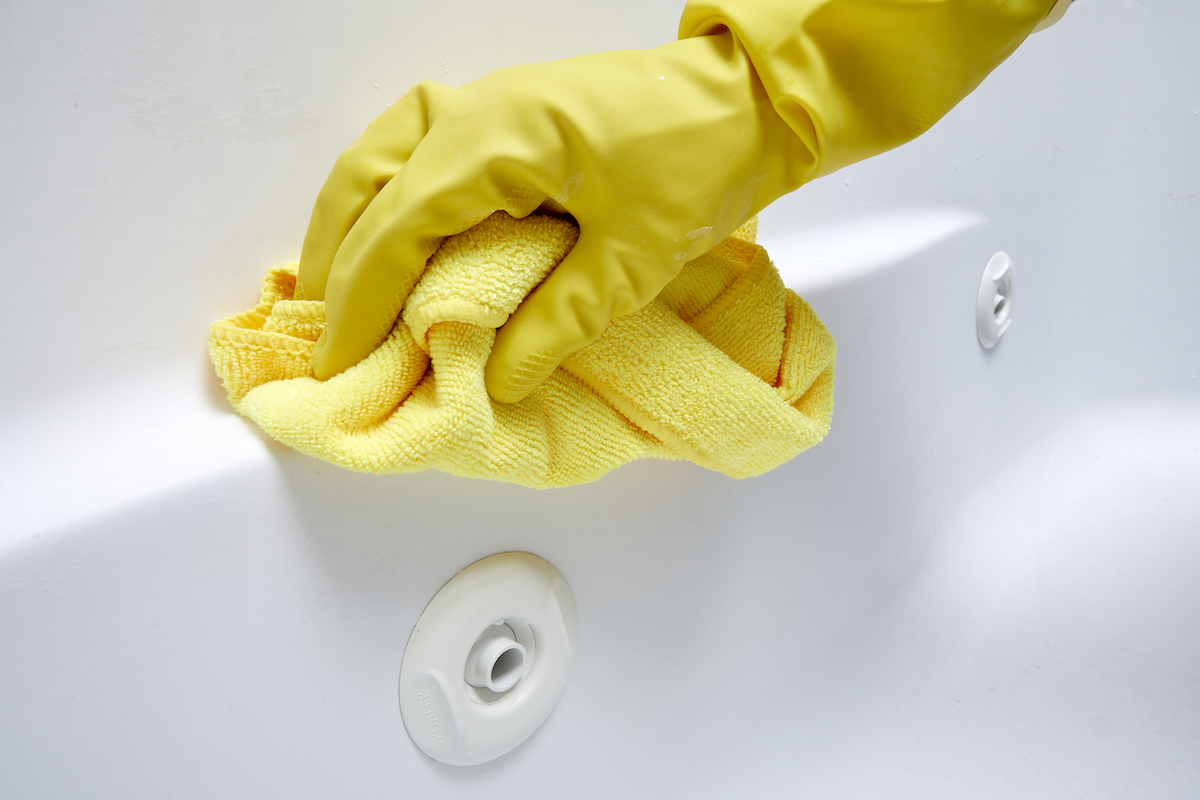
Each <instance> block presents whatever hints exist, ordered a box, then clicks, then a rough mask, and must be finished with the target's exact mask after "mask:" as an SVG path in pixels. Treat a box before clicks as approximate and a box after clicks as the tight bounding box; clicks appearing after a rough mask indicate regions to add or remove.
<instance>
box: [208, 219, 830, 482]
mask: <svg viewBox="0 0 1200 800" xmlns="http://www.w3.org/2000/svg"><path fill="white" fill-rule="evenodd" d="M753 227H754V226H753V223H751V224H749V225H748V226H744V227H743V228H742V229H739V231H737V232H736V233H735V235H734V236H732V237H730V238H728V239H726V240H725V241H724V242H722V243H721V244H719V245H718V246H717V247H716V248H714V249H713V250H712V251H710V252H709V253H708V254H706V255H704V256H701V257H700V258H697V259H695V260H693V261H690V262H688V263H687V264H685V265H684V267H683V271H682V272H681V273H680V274H679V276H678V277H677V278H675V280H674V281H673V282H672V283H671V284H669V285H668V286H667V288H666V289H665V290H664V291H663V292H662V294H661V295H659V297H658V299H657V300H655V301H653V302H652V303H650V305H648V306H646V307H645V308H643V309H642V310H640V311H638V312H636V313H633V314H629V315H627V316H624V317H619V318H617V319H615V320H613V322H612V325H611V326H610V327H609V328H608V330H606V331H605V333H604V334H603V335H602V336H601V337H600V338H599V339H598V340H596V341H595V342H593V343H592V344H591V345H589V346H587V347H585V348H584V349H582V350H580V351H579V352H577V353H575V354H574V355H572V356H570V357H568V358H567V359H565V360H564V361H563V362H562V364H561V365H560V366H559V368H558V369H557V370H555V371H554V372H553V373H552V374H551V376H550V377H549V378H548V379H547V380H546V381H545V382H544V383H543V384H542V385H541V386H540V387H538V388H537V389H536V390H534V391H533V393H532V394H530V395H529V396H528V397H527V398H526V399H524V400H522V401H521V402H519V403H514V404H511V405H505V404H501V403H496V402H495V401H493V400H492V399H491V398H490V397H489V396H488V394H487V391H486V389H485V388H484V380H483V369H484V364H485V363H486V362H487V358H488V355H489V353H490V352H491V347H492V342H493V340H494V339H495V336H496V328H498V327H499V326H500V325H502V324H503V323H504V322H505V320H506V319H507V318H508V316H509V314H511V313H512V312H513V311H514V310H515V309H516V308H517V306H518V305H519V304H520V302H521V300H522V299H523V298H524V297H525V296H526V295H527V294H529V292H530V291H531V290H532V289H533V288H534V287H536V286H537V285H538V283H539V282H540V281H541V280H542V279H543V278H545V277H546V275H547V274H548V273H549V272H550V271H551V270H552V269H553V268H554V267H555V266H556V265H557V264H558V263H559V262H560V261H561V260H562V259H563V257H564V256H565V255H566V254H567V253H568V252H569V251H570V250H571V248H572V246H573V245H574V244H575V241H576V238H577V236H578V231H577V230H576V228H575V226H574V225H573V224H571V223H570V222H569V221H565V220H562V219H558V218H555V217H549V216H539V215H535V216H531V217H526V218H524V219H514V218H513V217H510V216H509V215H508V214H506V213H504V212H497V213H495V214H493V215H492V216H491V217H489V218H487V219H486V220H484V221H483V222H481V223H480V224H479V225H476V226H475V227H474V228H471V229H470V230H468V231H466V232H464V233H461V234H458V235H457V236H452V237H450V238H448V239H446V240H445V241H444V242H443V243H442V245H441V247H440V248H439V249H438V251H437V252H436V253H435V254H434V255H433V257H432V258H431V259H430V260H429V264H428V267H427V269H426V272H425V273H424V275H423V276H422V278H421V281H420V282H419V283H418V284H417V286H416V288H415V289H414V290H413V293H412V295H411V296H410V297H409V298H408V302H407V303H406V305H405V307H404V312H403V314H402V315H401V318H400V319H399V320H397V322H396V325H395V327H394V328H393V329H392V331H391V333H390V335H389V336H388V338H387V339H386V340H385V341H384V343H383V344H381V345H380V346H379V347H378V348H377V349H376V350H375V351H374V352H373V353H371V355H369V356H368V357H367V358H366V359H364V360H363V361H362V362H360V363H359V364H358V365H356V366H354V367H351V368H350V369H348V370H346V371H345V372H343V373H341V374H340V375H337V376H335V377H333V378H330V379H329V380H327V381H323V382H322V381H318V380H317V379H316V378H314V377H313V376H312V351H313V344H314V342H315V341H316V340H317V337H318V336H320V334H321V331H322V330H323V328H324V307H323V303H322V302H320V301H316V300H293V299H292V297H293V294H294V291H295V286H296V265H295V264H289V265H286V266H282V267H277V268H275V269H273V270H271V271H270V272H269V273H268V274H267V277H266V279H265V280H264V282H263V291H262V299H261V300H260V301H259V303H258V305H257V306H256V307H255V308H254V309H252V310H250V311H245V312H243V313H241V314H236V315H234V316H232V317H229V318H228V319H224V320H221V321H219V322H216V323H214V324H213V325H212V328H211V329H210V332H209V350H210V353H211V356H212V361H213V365H214V366H215V367H216V370H217V374H218V375H220V377H221V379H222V380H223V381H224V383H225V387H226V389H227V390H228V392H229V401H230V403H232V404H233V407H234V408H235V409H237V411H238V412H239V413H241V414H243V415H244V416H246V417H247V418H249V419H251V420H253V421H254V422H255V423H257V424H258V425H259V426H260V427H261V428H262V429H263V430H264V431H266V432H267V433H268V434H269V435H270V436H271V437H273V438H274V439H276V440H278V441H280V442H282V443H284V444H286V445H290V446H291V447H294V448H296V449H297V450H299V451H300V452H302V453H307V454H309V455H312V456H316V457H317V458H322V459H324V460H326V461H330V462H332V463H334V464H338V465H340V466H343V467H346V468H349V469H353V470H358V471H361V472H377V473H387V472H416V471H419V470H425V469H440V470H443V471H445V472H449V473H453V474H455V475H464V476H470V477H476V478H490V479H493V480H502V481H509V482H512V483H519V484H522V485H524V486H532V487H538V488H544V487H553V486H571V485H574V484H579V483H586V482H588V481H592V480H595V479H597V478H599V477H600V476H602V475H604V474H605V473H606V472H608V471H609V470H611V469H613V468H615V467H618V466H620V465H621V464H624V463H626V462H628V461H632V460H634V459H636V458H646V457H655V458H668V459H679V458H686V459H689V460H691V461H694V462H695V463H697V464H699V465H701V466H703V467H706V468H708V469H712V470H716V471H718V472H722V473H724V474H726V475H730V476H732V477H735V478H744V477H749V476H752V475H759V474H761V473H763V472H766V471H767V470H770V469H772V468H774V467H777V466H779V465H780V464H783V463H784V462H786V461H788V460H789V459H791V458H792V457H793V456H795V455H796V454H797V453H799V452H800V451H802V450H805V449H807V448H808V447H811V446H812V445H814V444H816V443H817V442H818V441H820V440H821V439H822V438H823V437H824V436H825V434H826V433H827V432H828V430H829V420H830V414H831V412H832V407H833V362H834V343H833V338H832V337H831V336H830V335H829V332H828V331H827V330H826V329H825V327H824V326H823V325H822V324H821V321H820V320H819V319H817V316H816V314H814V313H813V311H812V309H811V308H809V306H808V304H807V303H805V302H804V301H803V300H802V299H800V298H799V297H798V296H797V295H796V294H795V293H793V292H791V291H789V290H788V289H786V288H785V287H784V285H783V282H782V281H781V280H780V278H779V273H778V272H777V271H776V270H775V268H774V266H773V265H772V264H771V262H770V261H769V260H768V258H767V254H766V251H764V250H763V249H762V248H761V247H759V246H758V245H756V244H753V242H752V239H753V237H754V234H753Z"/></svg>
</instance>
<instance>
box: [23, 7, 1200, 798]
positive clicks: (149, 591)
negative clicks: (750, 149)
mask: <svg viewBox="0 0 1200 800" xmlns="http://www.w3.org/2000/svg"><path fill="white" fill-rule="evenodd" d="M597 8H598V7H595V8H593V7H584V6H582V5H581V6H580V7H579V8H577V9H562V8H559V7H558V6H557V5H556V6H554V7H551V6H550V5H548V4H539V3H536V2H529V3H524V4H518V5H516V6H513V7H511V8H506V9H501V10H497V9H495V8H492V7H491V6H488V5H487V4H482V3H480V4H473V3H467V2H465V1H464V2H459V3H445V4H430V5H427V6H419V7H418V6H415V5H411V4H391V5H386V4H383V3H367V4H364V5H362V6H356V7H355V8H354V9H351V10H349V11H344V10H343V9H342V8H341V7H337V8H335V7H333V6H328V5H324V4H321V3H315V2H314V3H308V4H305V5H303V6H302V7H300V8H298V9H294V8H293V7H291V6H289V7H288V8H287V9H283V8H282V7H280V6H274V5H271V4H262V5H256V6H254V7H245V8H243V7H241V6H236V4H231V3H226V4H223V5H220V4H219V5H217V6H213V7H212V8H210V9H207V10H205V11H204V12H203V13H201V12H200V11H198V10H196V9H182V8H178V9H177V8H174V7H168V6H166V5H154V4H145V5H139V6H136V7H133V6H131V7H128V8H124V9H108V8H101V7H100V6H99V5H89V4H86V3H83V4H77V5H76V6H74V7H72V8H71V9H65V8H61V9H60V8H58V7H51V6H42V5H35V4H20V3H17V4H10V5H9V6H6V7H5V8H4V9H2V10H0V14H2V15H4V25H3V26H0V29H4V30H8V31H12V32H13V33H12V34H11V37H12V39H13V44H14V46H13V47H10V48H0V59H4V60H5V61H4V62H3V63H5V64H6V67H7V66H11V69H6V74H20V75H22V76H24V77H26V78H27V80H24V81H14V82H10V83H8V84H6V85H5V86H4V87H0V92H4V93H5V94H4V96H5V98H6V100H8V101H10V102H9V105H10V106H12V107H17V108H21V109H24V110H26V111H27V112H28V113H24V114H18V115H12V116H10V117H9V118H8V119H7V120H6V121H5V123H4V125H5V126H6V127H3V128H0V135H2V136H3V137H4V139H3V142H4V144H5V147H3V148H0V158H3V159H4V165H5V168H6V169H7V170H8V174H10V175H12V176H14V180H13V181H12V182H10V186H22V187H28V188H27V190H22V191H14V190H6V191H4V192H3V193H0V202H3V203H4V204H5V205H4V210H5V213H4V214H2V215H0V225H2V226H4V227H3V232H4V235H3V236H0V248H3V257H4V258H5V261H6V263H7V264H12V265H18V266H21V267H22V268H20V269H15V268H14V269H11V270H7V271H6V273H7V274H9V276H10V280H11V281H12V286H11V287H10V289H11V290H13V291H15V292H16V296H17V297H19V298H21V300H22V302H19V303H16V304H14V305H13V307H12V309H11V310H10V312H9V313H8V314H7V315H6V316H5V317H4V318H3V319H0V326H4V327H3V330H4V331H5V333H6V336H7V339H6V340H7V341H12V342H19V343H20V346H19V347H9V348H6V349H3V350H0V359H3V367H4V369H5V375H6V379H5V381H4V383H3V389H4V393H3V395H2V396H0V404H2V405H0V409H3V411H2V412H0V440H2V441H4V443H5V447H4V458H3V459H0V507H3V509H4V520H5V522H4V524H3V525H2V526H0V641H2V642H3V644H0V676H3V681H0V794H3V795H4V796H13V797H64V796H95V795H99V796H129V797H196V798H201V797H202V798H211V797H262V796H276V795H286V796H290V797H328V796H334V795H336V796H349V797H375V796H397V795H400V796H408V795H419V796H426V795H433V794H437V795H439V796H446V797H476V796H479V795H480V793H483V792H486V793H487V794H488V795H489V796H494V797H497V798H503V797H527V796H529V795H530V794H537V795H551V794H555V795H558V796H566V797H598V798H601V797H614V796H637V797H664V796H665V797H673V796H686V797H717V796H730V795H734V796H742V795H751V794H753V795H755V796H762V797H785V796H786V797H793V796H798V795H800V796H807V795H812V796H817V797H852V798H858V797H864V796H885V797H914V798H917V797H920V798H930V797H946V798H951V797H953V798H960V797H996V798H1001V797H1021V798H1024V797H1064V798H1066V797H1080V796H1082V797H1129V796H1146V797H1155V798H1192V797H1195V796H1197V795H1200V757H1198V756H1197V752H1198V749H1197V747H1196V743H1197V741H1198V739H1200V645H1198V644H1197V643H1198V642H1200V597H1198V594H1200V589H1198V588H1197V587H1200V582H1197V581H1196V580H1195V575H1196V573H1197V571H1198V568H1200V491H1198V490H1197V487H1200V379H1198V377H1197V375H1198V373H1200V315H1197V314H1196V313H1195V298H1196V297H1197V296H1200V270H1197V269H1196V268H1195V267H1196V266H1197V262H1198V261H1200V199H1198V198H1200V149H1198V148H1196V146H1195V144H1196V142H1197V141H1200V113H1198V112H1200V84H1198V83H1197V82H1196V81H1195V80H1194V79H1193V78H1194V76H1195V75H1197V74H1200V55H1198V54H1197V52H1196V50H1195V48H1194V46H1193V44H1192V43H1193V42H1194V41H1196V40H1197V37H1198V36H1200V10H1198V9H1197V7H1195V6H1194V5H1191V4H1187V3H1183V2H1154V3H1150V2H1146V3H1143V2H1134V1H1133V0H1122V1H1121V2H1113V3H1108V4H1101V3H1095V2H1084V3H1076V4H1075V8H1073V9H1072V10H1071V12H1070V13H1069V14H1068V15H1067V17H1066V18H1065V19H1064V20H1063V22H1062V23H1060V24H1059V25H1058V26H1056V27H1055V28H1053V29H1052V30H1050V31H1048V32H1046V33H1044V34H1039V35H1038V37H1036V38H1034V39H1032V40H1031V41H1030V42H1028V43H1027V44H1026V45H1025V46H1024V47H1022V49H1021V50H1020V51H1018V53H1017V54H1016V55H1015V56H1014V57H1013V58H1012V59H1010V61H1009V62H1008V63H1006V64H1005V65H1004V66H1003V67H1002V68H1001V69H1000V70H999V71H998V72H997V73H996V74H995V75H993V76H992V77H991V78H989V79H988V81H987V82H985V84H984V85H983V86H982V87H981V88H980V90H979V91H978V92H976V93H975V94H974V95H972V96H971V97H970V98H968V100H967V101H965V102H964V103H963V104H962V105H961V106H960V107H959V108H958V109H956V110H955V111H954V112H953V113H952V114H951V115H950V116H949V117H947V118H946V119H945V120H944V121H943V122H942V123H940V124H939V125H938V126H936V127H935V128H934V129H933V130H932V131H930V133H929V134H928V135H926V136H925V137H922V139H920V140H918V141H917V142H914V143H913V144H912V145H910V146H908V147H905V148H902V149H901V150H898V151H896V152H894V153H890V154H887V155H885V156H883V157H881V158H878V159H874V160H872V161H869V162H866V163H864V164H861V165H858V166H856V167H853V168H851V169H848V170H844V171H843V172H840V173H838V174H836V175H833V176H830V177H829V178H827V179H823V180H822V181H819V182H817V183H814V184H813V185H811V186H809V187H806V188H805V189H803V190H801V191H800V192H798V193H796V194H795V195H793V196H791V197H789V198H787V199H786V200H785V201H782V202H781V203H779V204H778V205H777V206H775V207H773V208H772V209H771V210H770V211H769V213H767V214H765V215H764V216H763V219H762V238H763V240H764V242H765V243H766V244H767V247H768V249H769V251H770V253H771V255H772V256H773V257H774V259H775V260H776V262H777V264H778V265H779V267H780V269H781V272H782V273H783V274H784V276H785V279H786V280H787V281H788V282H789V285H792V286H794V287H796V288H797V289H799V290H801V291H802V293H803V294H804V296H805V297H806V298H807V299H808V300H809V301H810V302H811V303H812V304H813V306H814V308H815V309H816V310H817V312H818V313H819V314H820V315H821V316H822V318H823V319H824V320H825V322H826V323H827V325H828V326H829V327H830V329H831V330H832V332H833V333H834V335H835V337H836V338H837V340H838V345H839V361H838V367H837V369H838V372H837V376H838V377H837V390H836V404H835V415H834V428H833V431H832V432H831V434H830V436H829V437H828V439H827V440H826V441H825V442H823V443H822V444H821V445H819V446H818V447H816V448H814V449H813V450H811V451H809V452H807V453H805V454H803V455H802V456H800V457H799V458H797V459H795V460H794V461H793V462H791V463H789V464H787V465H786V466H784V467H782V468H780V469H778V470H776V471H774V472H772V473H770V474H768V475H766V476H763V477H761V478H757V479H753V480H749V481H731V480H728V479H725V478H723V477H721V476H719V475H715V474H711V473H707V472H705V471H703V470H701V469H699V468H697V467H694V466H693V465H690V464H686V463H674V462H657V461H647V462H639V463H635V464H632V465H629V466H627V467H624V468H622V469H619V470H617V471H615V472H614V473H612V474H611V475H609V476H607V477H606V478H604V479H603V480H601V481H598V482H596V483H594V484H590V485H587V486H582V487H576V488H573V489H568V490H561V491H553V492H535V491H531V490H525V489H521V488H519V487H513V486H507V485H502V484H495V483H488V482H483V481H469V480H462V479H457V478H453V477H450V476H445V475H441V474H437V473H425V474H419V475H411V476H387V477H377V476H362V475H355V474H350V473H346V472H344V471H340V470H338V469H336V468H334V467H331V466H329V465H326V464H323V463H321V462H317V461H314V460H311V459H307V458H305V457H303V456H300V455H298V454H296V453H294V452H292V451H289V450H287V449H285V448H282V447H279V446H277V445H275V444H273V443H272V442H270V441H269V440H267V439H266V438H265V437H263V436H262V435H261V434H260V433H258V432H257V431H256V430H255V429H253V428H252V427H251V426H250V425H248V424H247V423H245V422H244V421H242V420H240V419H239V418H237V417H236V416H235V415H233V414H232V413H230V412H229V410H228V408H227V406H225V404H224V401H223V399H222V398H221V396H220V391H219V389H218V388H217V387H215V386H214V385H213V382H212V379H211V376H210V374H209V368H208V366H207V365H206V364H205V363H204V361H203V359H204V354H203V345H202V339H203V332H204V330H205V326H206V325H207V323H208V322H209V321H211V319H214V318H216V317H219V316H223V315H227V314H229V313H232V312H234V311H237V310H240V309H241V308H243V307H245V306H248V305H249V304H250V303H252V302H253V300H254V290H255V289H256V285H257V281H258V279H259V277H260V276H261V273H262V272H263V270H264V269H265V268H266V267H268V266H270V265H271V264H273V263H275V262H280V261H285V260H288V259H290V258H294V257H295V255H296V250H297V247H298V243H299V241H300V239H301V237H302V235H303V230H304V224H305V223H306V221H307V215H308V210H309V204H310V203H311V198H312V196H313V194H314V192H315V190H316V188H317V187H318V186H319V185H320V181H321V180H322V179H323V177H324V171H325V170H326V169H327V167H328V164H329V163H330V162H331V160H332V158H333V157H334V156H335V155H336V153H337V151H338V150H339V149H340V148H341V147H342V146H344V145H345V143H346V142H348V141H350V140H352V139H353V138H354V136H356V135H357V134H358V132H359V129H361V127H362V126H363V125H364V124H365V123H366V121H368V120H369V119H370V118H371V116H373V114H374V113H377V112H378V110H380V109H381V108H382V106H383V105H384V104H385V103H386V102H387V100H385V99H384V98H387V99H392V98H394V97H395V96H397V95H399V94H400V93H401V92H402V91H403V90H404V89H405V88H406V87H407V85H408V84H410V83H413V82H415V81H416V80H419V79H422V78H437V77H439V76H440V77H442V78H443V79H444V80H447V81H448V82H454V83H461V82H462V81H463V80H466V79H469V78H470V77H473V76H474V75H476V74H482V73H483V72H486V71H487V70H489V69H492V68H494V67H498V66H501V65H503V64H504V63H509V62H512V61H516V60H539V59H544V58H551V57H558V56H565V55H569V54H571V53H573V52H586V51H594V50H600V49H606V48H612V47H621V46H626V47H628V46H648V45H650V44H653V43H655V42H657V41H662V40H664V39H668V38H670V37H671V35H672V33H673V26H674V22H675V19H676V16H677V13H678V8H677V7H676V6H675V5H673V4H666V3H656V4H653V5H652V6H650V7H642V6H637V7H636V9H635V6H634V5H633V4H631V3H629V4H625V5H621V6H616V5H614V6H612V7H611V9H609V10H608V11H606V12H605V13H601V11H599V10H597ZM372 13H374V14H377V15H378V16H377V18H376V17H372V16H371V15H372ZM621 15H625V16H627V17H633V18H638V19H641V20H643V21H644V25H643V26H641V27H637V30H635V31H633V32H632V33H631V32H630V31H629V28H630V27H631V26H629V25H627V24H622V22H621ZM634 27H636V26H634ZM560 30H567V31H569V33H568V34H565V35H564V34H560V33H559V31H560ZM396 31H402V32H403V37H406V38H402V39H399V40H398V39H397V37H396ZM419 31H427V32H428V31H433V32H435V33H427V34H425V35H424V36H421V35H418V32H419ZM363 36H366V37H367V38H366V39H365V40H364V39H363V38H362V37H363ZM39 43H40V44H39ZM518 45H519V46H520V55H519V56H514V54H513V53H514V49H515V48H516V47H517V46H518ZM1117 53H1119V54H1120V58H1117V57H1114V55H1113V54H1117ZM51 56H54V57H53V58H52V57H51ZM443 59H444V60H445V63H444V64H443V63H442V62H443ZM443 70H445V71H444V72H443ZM375 84H378V85H379V87H380V88H378V89H376V88H374V85H375ZM76 104H78V105H76ZM64 220H67V221H68V222H69V225H68V226H67V227H66V231H67V232H65V233H64V224H63V223H64ZM998 250H1005V251H1007V252H1009V253H1010V254H1011V255H1012V257H1013V259H1014V261H1015V263H1016V269H1017V276H1018V290H1017V291H1018V297H1017V306H1016V313H1015V317H1014V322H1013V326H1012V328H1011V329H1010V331H1009V332H1008V334H1006V336H1005V338H1004V339H1003V340H1002V341H1001V342H1000V344H999V345H998V346H997V347H996V348H995V350H993V351H990V352H985V351H983V350H981V348H980V347H979V344H978V342H977V341H976V340H975V331H974V317H973V313H974V298H975V290H976V286H977V284H978V280H979V275H980V273H981V271H982V269H983V267H984V265H985V264H986V263H987V260H988V258H989V257H990V256H991V255H992V254H993V253H994V252H996V251H998ZM25 265H30V266H25ZM47 298H51V299H52V300H53V302H54V305H53V313H52V314H51V316H52V317H53V319H50V320H47V319H46V311H45V308H46V303H45V300H46V299H47ZM51 323H53V324H51ZM512 549H524V550H529V551H531V552H534V553H537V554H538V555H541V556H543V557H544V558H546V559H547V560H549V561H550V562H551V563H553V564H554V565H555V566H556V567H558V568H559V569H560V570H561V571H562V573H563V574H564V576H565V577H566V578H567V580H568V582H569V583H570V585H571V587H572V590H573V592H574V594H575V597H576V601H577V603H578V608H579V636H580V638H579V652H578V655H577V657H576V659H575V661H574V664H573V667H572V675H571V679H570V682H569V683H568V685H567V689H566V692H565V694H564V696H563V699H562V701H561V702H560V704H559V706H558V707H557V708H556V710H555V711H554V712H553V713H552V714H551V715H550V717H549V719H548V720H547V722H546V723H545V725H544V726H543V727H542V728H541V729H540V730H539V731H538V732H537V733H535V734H534V736H533V737H532V738H531V739H530V740H529V741H527V742H526V743H525V744H524V745H522V746H521V747H519V748H517V749H516V750H515V751H513V752H512V753H510V754H509V755H507V756H505V757H503V758H501V759H499V760H497V761H495V762H493V763H491V764H487V765H483V766H480V767H473V768H468V769H456V768H450V767H445V766H443V765H440V764H438V763H436V762H433V761H430V760H429V759H428V758H426V757H425V756H424V755H423V754H421V753H420V751H419V750H417V748H416V747H415V746H414V745H413V744H412V743H411V742H410V741H409V740H408V738H407V735H406V734H405V732H404V728H403V724H402V722H401V720H400V716H399V710H398V703H397V697H396V684H397V679H398V673H399V666H400V661H401V658H402V655H403V651H404V646H405V643H406V641H407V638H408V636H409V633H410V632H411V630H412V626H413V623H414V622H415V621H416V619H417V617H418V616H419V615H420V612H421V610H422V608H423V607H424V604H425V603H426V602H427V601H428V600H429V598H431V597H432V596H433V595H434V593H435V592H436V591H437V589H438V588H439V587H440V586H441V585H442V584H443V583H444V582H445V581H446V580H448V579H449V578H450V577H451V576H453V575H454V574H455V572H456V571H457V570H459V569H461V568H462V567H464V566H466V565H467V564H470V563H471V562H473V561H475V560H476V559H478V558H480V557H483V556H486V555H488V554H490V553H493V552H497V551H501V550H512Z"/></svg>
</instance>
